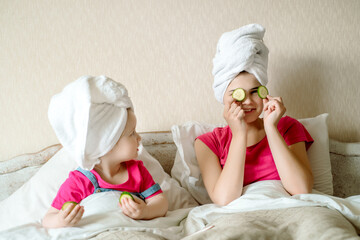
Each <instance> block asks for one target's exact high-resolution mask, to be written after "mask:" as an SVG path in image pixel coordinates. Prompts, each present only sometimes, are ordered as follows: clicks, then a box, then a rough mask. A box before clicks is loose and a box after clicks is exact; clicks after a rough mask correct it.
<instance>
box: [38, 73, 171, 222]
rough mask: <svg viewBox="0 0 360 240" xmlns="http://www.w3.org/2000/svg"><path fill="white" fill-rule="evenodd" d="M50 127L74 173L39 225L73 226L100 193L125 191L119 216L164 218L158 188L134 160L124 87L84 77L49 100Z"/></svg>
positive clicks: (164, 208)
mask: <svg viewBox="0 0 360 240" xmlns="http://www.w3.org/2000/svg"><path fill="white" fill-rule="evenodd" d="M48 114H49V120H50V123H51V125H52V127H53V129H54V131H55V133H56V135H57V137H58V139H59V141H60V143H61V144H62V145H63V147H64V148H65V149H66V150H67V152H68V153H69V155H71V156H72V157H73V158H74V160H76V161H77V162H78V164H79V166H80V167H79V168H78V169H77V170H75V171H72V172H70V174H69V177H68V178H67V179H66V181H65V182H64V183H63V184H62V185H61V187H60V189H59V191H58V193H57V195H56V197H55V199H54V200H53V202H52V204H51V207H50V209H49V210H48V212H47V213H46V214H45V216H44V218H43V220H42V225H43V226H44V227H46V228H58V227H71V226H75V225H76V224H77V223H78V222H79V221H80V220H81V218H82V216H83V214H84V207H83V206H81V205H80V204H74V203H70V204H68V205H67V207H66V208H65V209H64V210H63V209H62V206H63V204H64V203H65V202H75V203H80V202H81V200H83V199H84V198H86V197H87V196H89V195H91V194H96V193H98V192H103V191H126V192H130V193H132V194H133V195H136V196H138V197H134V200H131V199H129V198H122V199H121V204H119V206H120V208H121V209H122V212H123V213H124V214H125V215H127V216H129V217H130V218H133V219H152V218H156V217H161V216H164V215H165V214H166V212H167V209H168V201H167V199H166V198H165V196H164V194H163V193H162V190H161V189H160V187H159V184H155V182H154V180H153V178H152V176H151V175H150V173H149V172H148V171H147V169H146V168H145V167H144V165H143V163H142V161H139V160H134V159H136V157H137V156H138V146H139V143H140V140H141V137H140V136H139V134H138V133H137V132H136V131H135V127H136V117H135V114H134V111H133V106H132V102H131V100H130V98H129V97H128V94H127V90H126V88H125V87H124V86H123V85H122V84H120V83H117V82H115V81H113V80H111V79H109V78H107V77H105V76H99V77H91V76H84V77H81V78H79V79H78V80H76V81H75V82H72V83H70V84H69V85H67V86H66V87H65V88H64V90H63V91H62V92H61V93H59V94H57V95H55V96H54V97H53V98H52V99H51V102H50V106H49V113H48Z"/></svg>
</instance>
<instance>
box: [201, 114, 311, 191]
mask: <svg viewBox="0 0 360 240" xmlns="http://www.w3.org/2000/svg"><path fill="white" fill-rule="evenodd" d="M277 128H278V130H279V132H280V134H281V136H283V138H284V140H285V142H286V143H287V145H292V144H295V143H298V142H305V146H306V150H307V149H308V148H309V147H310V146H311V144H312V143H313V142H314V140H313V139H312V137H311V136H310V134H309V133H308V131H307V130H306V129H305V127H304V126H303V125H302V124H301V123H300V122H299V121H297V120H296V119H294V118H291V117H288V116H286V117H283V118H281V119H280V121H279V123H278V126H277ZM198 139H200V140H201V141H202V142H203V143H205V144H206V146H208V147H209V148H210V150H211V151H213V152H214V153H215V155H216V156H217V157H218V158H219V161H220V165H221V167H224V165H225V163H226V159H227V156H228V152H229V148H230V143H231V139H232V133H231V129H230V127H229V126H226V127H220V128H215V129H214V130H213V131H212V132H208V133H205V134H203V135H201V136H199V137H198ZM262 180H280V176H279V173H278V171H277V168H276V165H275V162H274V158H273V156H272V153H271V150H270V147H269V143H268V140H267V137H266V136H265V137H264V138H263V139H262V140H261V141H260V142H258V143H256V144H255V145H252V146H249V147H247V148H246V159H245V171H244V186H245V185H248V184H250V183H253V182H257V181H262Z"/></svg>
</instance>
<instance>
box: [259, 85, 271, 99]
mask: <svg viewBox="0 0 360 240" xmlns="http://www.w3.org/2000/svg"><path fill="white" fill-rule="evenodd" d="M257 93H258V95H259V97H260V98H262V99H265V98H266V97H267V95H268V94H269V91H268V90H267V88H266V87H265V86H260V87H258V89H257Z"/></svg>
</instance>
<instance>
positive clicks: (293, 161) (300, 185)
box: [264, 96, 313, 195]
mask: <svg viewBox="0 0 360 240" xmlns="http://www.w3.org/2000/svg"><path fill="white" fill-rule="evenodd" d="M285 111H286V109H285V107H284V105H283V103H282V99H281V98H273V97H271V96H268V98H267V99H266V100H264V127H265V132H266V135H267V138H268V142H269V146H270V150H271V153H272V155H273V157H274V161H275V165H276V168H277V170H278V173H279V175H280V178H281V182H282V183H283V185H284V187H285V189H286V190H287V191H288V192H289V193H290V194H291V195H294V194H301V193H309V192H311V189H312V186H313V175H312V172H311V167H310V163H309V160H308V157H307V153H306V148H305V143H304V142H299V143H296V144H293V145H291V146H288V145H287V144H286V142H285V141H284V139H283V137H282V136H281V134H280V133H279V131H278V129H277V124H278V122H279V120H280V118H281V117H282V115H283V114H284V113H285Z"/></svg>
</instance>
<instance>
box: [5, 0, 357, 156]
mask: <svg viewBox="0 0 360 240" xmlns="http://www.w3.org/2000/svg"><path fill="white" fill-rule="evenodd" d="M253 22H256V23H260V24H262V25H263V26H264V27H266V29H267V32H266V34H265V42H266V44H267V46H268V48H269V49H270V55H269V79H270V83H269V89H270V93H271V94H272V95H281V96H282V97H283V98H284V101H285V104H286V107H287V109H288V111H287V114H288V115H290V116H293V117H296V118H303V117H312V116H315V115H317V114H320V113H323V112H328V113H330V118H329V133H330V137H332V138H334V139H337V140H340V141H360V111H359V110H358V105H359V103H360V101H359V92H358V91H359V83H360V81H359V79H360V67H359V66H360V57H359V56H360V46H359V39H360V28H359V25H358V24H359V22H360V1H357V0H344V1H336V0H333V1H331V0H318V1H315V0H314V1H310V0H307V1H306V0H304V1H295V0H294V1H283V0H273V1H270V0H269V1H266V0H265V1H263V0H254V1H246V0H227V1H223V0H211V1H208V0H198V1H191V0H172V1H160V0H158V1H156V0H137V1H126V0H107V1H72V0H65V1H55V0H32V1H20V0H0V161H1V160H6V159H9V158H11V157H14V156H16V155H19V154H22V153H26V152H36V151H39V150H41V149H42V148H44V147H46V146H48V145H51V144H55V143H58V141H57V139H56V136H55V134H54V133H53V131H52V129H51V127H50V125H49V122H48V119H47V108H48V104H49V100H50V98H51V96H52V95H53V94H55V93H57V92H59V91H60V90H61V89H62V88H63V87H64V86H65V85H66V84H67V83H69V82H71V81H74V80H75V79H77V78H78V77H80V76H81V75H100V74H105V75H107V76H109V77H111V78H113V79H114V80H116V81H119V82H122V83H123V84H125V86H127V88H128V90H129V93H130V96H131V97H132V100H133V102H134V105H135V112H136V115H137V117H138V131H140V132H142V131H154V130H169V129H170V127H171V125H173V124H181V123H183V122H185V121H188V120H197V121H201V122H208V123H220V122H223V119H222V105H221V104H219V103H218V102H216V100H215V98H214V97H213V92H212V88H211V84H212V75H211V70H212V58H213V56H214V53H215V47H216V43H217V40H218V39H219V37H220V35H221V34H222V33H223V32H225V31H230V30H232V29H235V28H238V27H240V26H242V25H245V24H248V23H253Z"/></svg>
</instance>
